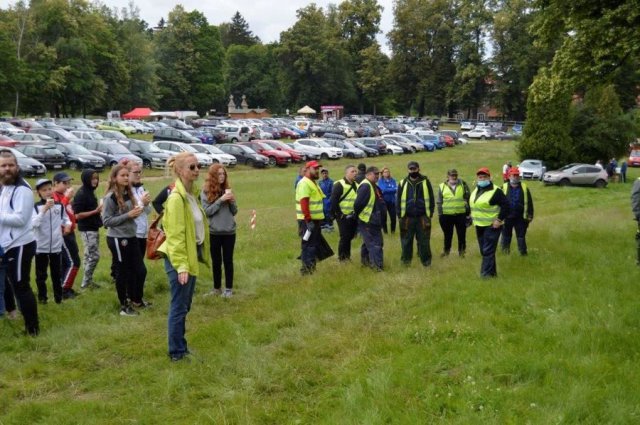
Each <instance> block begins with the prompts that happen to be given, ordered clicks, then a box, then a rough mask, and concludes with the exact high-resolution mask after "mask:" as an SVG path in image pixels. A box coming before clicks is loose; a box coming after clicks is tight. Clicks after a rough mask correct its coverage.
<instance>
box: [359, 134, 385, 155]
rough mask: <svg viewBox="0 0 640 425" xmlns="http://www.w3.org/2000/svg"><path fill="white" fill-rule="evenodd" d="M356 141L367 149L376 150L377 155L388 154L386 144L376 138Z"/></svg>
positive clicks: (364, 138)
mask: <svg viewBox="0 0 640 425" xmlns="http://www.w3.org/2000/svg"><path fill="white" fill-rule="evenodd" d="M356 141H357V142H360V143H362V144H363V145H365V146H366V147H368V148H371V149H375V150H377V151H378V155H385V154H386V153H388V150H387V143H386V142H385V141H384V140H383V139H379V138H377V137H363V138H361V139H357V140H356Z"/></svg>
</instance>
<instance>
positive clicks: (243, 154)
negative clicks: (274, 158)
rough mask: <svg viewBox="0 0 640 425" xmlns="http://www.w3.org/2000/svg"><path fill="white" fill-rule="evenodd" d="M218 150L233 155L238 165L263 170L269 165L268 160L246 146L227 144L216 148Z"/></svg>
mask: <svg viewBox="0 0 640 425" xmlns="http://www.w3.org/2000/svg"><path fill="white" fill-rule="evenodd" d="M218 148H220V150H221V151H222V152H224V153H228V154H229V155H233V156H234V157H235V158H236V159H237V160H238V164H245V165H249V166H253V167H256V168H264V167H266V166H267V165H269V158H267V157H266V156H264V155H260V154H259V153H257V152H256V151H254V150H253V149H251V148H249V147H247V146H244V145H238V144H235V143H227V144H223V145H220V146H218Z"/></svg>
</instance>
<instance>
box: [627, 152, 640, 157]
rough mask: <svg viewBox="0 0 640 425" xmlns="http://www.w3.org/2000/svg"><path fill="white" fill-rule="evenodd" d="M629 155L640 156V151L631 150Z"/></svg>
mask: <svg viewBox="0 0 640 425" xmlns="http://www.w3.org/2000/svg"><path fill="white" fill-rule="evenodd" d="M629 156H640V151H631V153H630V154H629Z"/></svg>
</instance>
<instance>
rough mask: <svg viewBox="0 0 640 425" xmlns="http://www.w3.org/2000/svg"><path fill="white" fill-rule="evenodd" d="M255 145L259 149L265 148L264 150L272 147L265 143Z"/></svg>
mask: <svg viewBox="0 0 640 425" xmlns="http://www.w3.org/2000/svg"><path fill="white" fill-rule="evenodd" d="M256 146H257V147H259V148H260V149H265V150H271V149H272V147H271V146H269V145H268V144H267V143H256Z"/></svg>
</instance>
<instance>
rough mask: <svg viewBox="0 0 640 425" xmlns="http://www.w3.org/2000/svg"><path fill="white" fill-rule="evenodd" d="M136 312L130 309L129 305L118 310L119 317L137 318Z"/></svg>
mask: <svg viewBox="0 0 640 425" xmlns="http://www.w3.org/2000/svg"><path fill="white" fill-rule="evenodd" d="M137 315H138V312H137V311H135V310H134V309H133V308H131V306H130V305H128V306H125V307H122V308H120V316H137Z"/></svg>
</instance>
